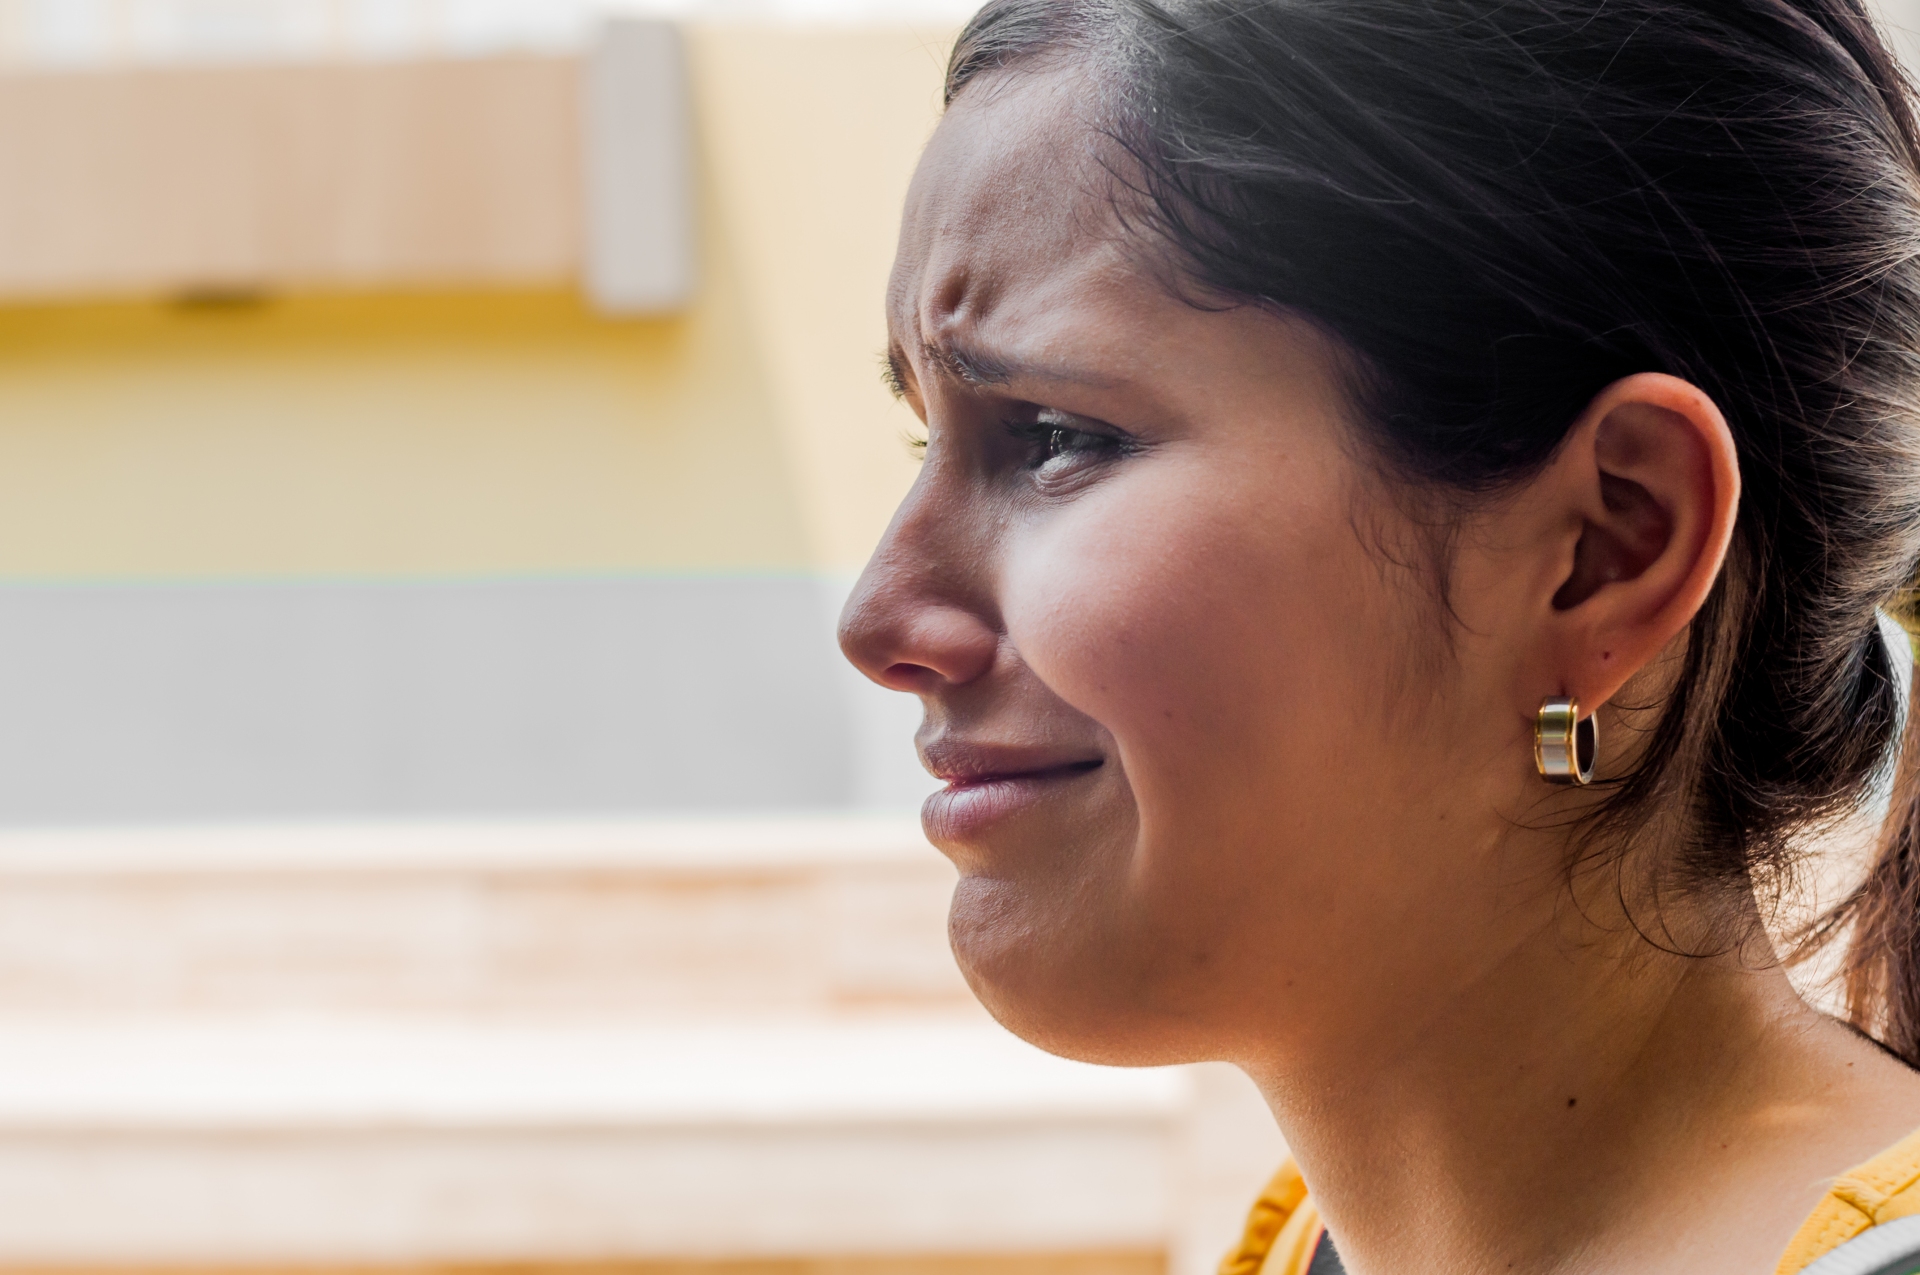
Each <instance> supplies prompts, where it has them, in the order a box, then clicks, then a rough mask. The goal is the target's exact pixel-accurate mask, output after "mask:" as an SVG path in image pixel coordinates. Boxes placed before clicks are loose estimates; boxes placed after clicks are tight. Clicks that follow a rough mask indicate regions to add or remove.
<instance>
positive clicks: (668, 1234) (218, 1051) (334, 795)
mask: <svg viewBox="0 0 1920 1275" xmlns="http://www.w3.org/2000/svg"><path fill="white" fill-rule="evenodd" d="M966 7H967V6H966V3H965V0H961V2H960V3H959V4H958V5H956V4H954V3H951V2H949V0H928V2H927V3H925V4H921V5H917V6H916V5H911V4H902V3H888V2H886V0H870V2H866V3H863V2H862V0H774V2H772V3H750V2H741V3H729V2H728V0H712V2H693V0H689V3H685V4H682V5H680V6H678V7H662V6H657V5H656V6H652V7H648V8H645V9H640V8H629V9H621V8H617V7H607V6H604V5H599V6H596V5H590V4H586V3H581V2H579V0H0V1271H8V1270H10V1271H24V1270H53V1269H62V1270H73V1269H83V1270H89V1271H100V1272H106V1271H128V1270H153V1269H172V1270H192V1271H266V1270H292V1269H316V1268H318V1269H327V1270H333V1271H376V1270H396V1269H416V1270H417V1269H421V1268H432V1267H459V1266H472V1267H484V1268H487V1269H490V1270H513V1269H524V1270H535V1269H538V1270H569V1269H580V1270H601V1271H607V1270H632V1271H636V1272H642V1271H647V1272H665V1271H674V1272H694V1271H714V1272H729V1273H731V1275H760V1273H765V1275H774V1273H776V1272H777V1273H780V1275H792V1273H797V1272H803V1271H818V1272H828V1271H831V1272H836V1273H849V1275H852V1273H860V1272H874V1273H877V1272H883V1271H903V1272H928V1273H936V1272H937V1273H939V1275H969V1273H972V1272H981V1273H983V1275H984V1273H986V1272H1008V1273H1009V1275H1011V1273H1014V1272H1022V1273H1031V1275H1041V1273H1043V1272H1061V1273H1063V1275H1066V1273H1072V1275H1106V1273H1109V1272H1111V1273H1113V1275H1152V1273H1155V1272H1160V1271H1165V1270H1172V1271H1178V1272H1181V1273H1182V1275H1186V1273H1188V1272H1200V1271H1204V1270H1208V1269H1210V1268H1211V1267H1212V1266H1213V1265H1214V1264H1215V1263H1216V1262H1217V1260H1218V1258H1219V1256H1220V1254H1221V1252H1222V1251H1223V1250H1224V1248H1225V1247H1226V1246H1227V1245H1228V1244H1229V1243H1230V1242H1231V1241H1232V1239H1233V1238H1234V1237H1235V1235H1236V1234H1237V1231H1238V1228H1239V1224H1240V1219H1241V1217H1242V1216H1243V1215H1244V1211H1245V1208H1246V1206H1247V1204H1248V1203H1249V1202H1250V1200H1251V1198H1252V1197H1253V1195H1254V1194H1255V1193H1256V1191H1257V1189H1258V1187H1259V1185H1260V1184H1261V1182H1262V1181H1263V1180H1264V1178H1265V1177H1266V1176H1267V1175H1268V1174H1269V1173H1271V1171H1272V1170H1273V1168H1274V1167H1275V1165H1276V1163H1277V1161H1278V1160H1279V1158H1280V1156H1281V1154H1282V1152H1281V1149H1280V1146H1279V1142H1278V1139H1277V1137H1276V1136H1275V1134H1274V1133H1273V1131H1272V1128H1271V1122H1270V1121H1269V1120H1268V1118H1267V1116H1266V1113H1265V1111H1264V1109H1263V1108H1262V1107H1261V1105H1260V1103H1259V1101H1258V1098H1257V1096H1255V1095H1254V1094H1253V1092H1252V1090H1251V1088H1250V1087H1249V1086H1248V1085H1247V1084H1246V1082H1245V1081H1244V1080H1243V1079H1241V1078H1240V1077H1239V1076H1238V1074H1237V1073H1234V1072H1232V1071H1229V1070H1226V1069H1222V1068H1193V1069H1173V1070H1162V1071H1145V1072H1128V1071H1117V1070H1108V1069H1101V1068H1093V1067H1085V1066H1079V1065H1076V1064H1071V1063H1067V1062H1064V1061H1061V1060H1058V1059H1054V1058H1051V1057H1048V1056H1046V1055H1043V1054H1041V1053H1039V1052H1038V1051H1036V1050H1033V1049H1031V1048H1029V1047H1027V1046H1025V1045H1023V1044H1021V1043H1020V1042H1018V1041H1016V1040H1014V1039H1013V1038H1012V1037H1010V1036H1008V1035H1007V1034H1006V1033H1004V1032H1002V1031H1000V1029H998V1028H997V1027H996V1026H994V1025H993V1024H992V1023H991V1022H990V1021H989V1020H987V1019H986V1017H985V1016H984V1015H983V1014H982V1013H981V1012H980V1011H979V1010H978V1009H977V1007H975V1005H974V1003H973V1001H972V999H971V997H970V996H969V994H968V992H967V990H966V988H965V986H964V984H963V983H962V982H961V980H960V978H959V975H958V973H957V972H956V970H955V969H954V966H953V962H952V959H951V957H950V955H949V954H948V951H947V947H946V940H945V931H944V918H945V908H946V899H947V895H948V893H949V891H950V889H951V886H952V873H951V870H950V869H949V868H948V867H947V865H946V863H945V861H944V860H943V859H942V858H941V857H940V856H939V855H938V854H936V853H935V852H934V851H932V850H931V849H930V848H929V847H928V846H927V845H926V844H925V843H924V841H923V840H922V839H921V837H920V834H919V831H918V824H917V819H916V817H915V808H916V806H917V804H918V801H919V799H920V797H921V796H922V795H923V794H924V793H925V792H926V791H927V789H928V787H929V783H928V781H927V779H926V777H925V776H924V775H923V774H922V773H921V771H920V769H919V767H918V765H917V764H916V763H915V760H914V757H913V753H912V748H911V741H910V736H911V733H912V729H913V725H914V723H915V721H916V720H917V716H918V713H917V708H916V706H915V705H914V704H913V703H912V702H911V701H910V700H907V699H906V698H905V697H900V696H890V695H888V694H887V693H885V692H881V691H879V690H877V689H876V688H873V687H871V686H869V685H867V684H866V683H864V682H863V681H862V680H861V679H860V678H859V677H858V676H857V675H856V674H854V673H853V672H852V670H851V669H849V668H848V667H846V666H845V665H844V663H843V662H842V661H841V660H840V658H839V656H838V653H837V651H836V649H835V646H834V642H833V622H834V617H835V614H836V612H837V611H838V609H839V606H840V602H841V600H842V598H843V597H844V595H845V593H846V590H847V588H848V587H849V585H850V584H851V582H852V580H853V577H854V574H855V572H857V570H858V569H859V567H860V564H861V563H862V561H863V560H864V558H865V556H866V554H867V553H868V551H869V550H870V548H871V547H872V545H873V544H874V542H875V540H876V539H877V537H878V536H879V534H880V532H881V530H882V528H883V527H884V526H885V523H886V520H887V517H888V515H889V513H890V512H891V509H892V507H893V505H894V504H895V502H896V501H897V500H898V499H899V497H900V495H901V493H902V492H903V491H904V490H905V488H906V486H907V484H908V483H909V481H910V480H911V478H912V474H913V464H914V462H913V460H912V459H911V457H910V454H909V451H908V449H907V448H906V446H905V444H904V440H905V437H906V435H907V432H908V429H909V427H910V425H911V424H912V422H911V420H910V417H909V414H908V413H907V412H906V411H905V409H903V408H901V407H899V406H897V405H896V404H894V403H893V402H892V401H891V399H890V398H889V396H888V395H887V393H886V391H885V390H884V389H883V388H882V386H881V383H880V379H879V376H878V364H877V360H878V355H879V351H880V348H881V346H882V344H883V333H884V328H883V322H882V316H881V297H882V290H883V286H884V280H885V276H886V271H887V268H888V264H889V261H890V259H891V256H892V250H893V243H894V236H895V220H896V217H897V214H898V209H899V206H900V203H901V199H902V196H903V194H904V191H905V187H906V182H907V179H908V176H909V174H910V172H911V170H912V166H913V163H914V160H915V157H916V155H917V152H918V150H919V148H920V146H921V144H922V142H923V141H924V140H925V138H926V136H927V134H928V132H929V130H930V129H931V128H932V126H933V124H934V121H935V119H936V117H937V112H938V105H939V102H938V97H939V84H940V76H941V70H942V66H943V63H944V59H945V55H946V50H947V46H948V44H949V43H950V41H951V38H952V34H953V32H954V31H955V30H956V29H957V27H958V25H959V23H960V22H961V21H963V20H964V17H965V8H966Z"/></svg>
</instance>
